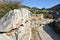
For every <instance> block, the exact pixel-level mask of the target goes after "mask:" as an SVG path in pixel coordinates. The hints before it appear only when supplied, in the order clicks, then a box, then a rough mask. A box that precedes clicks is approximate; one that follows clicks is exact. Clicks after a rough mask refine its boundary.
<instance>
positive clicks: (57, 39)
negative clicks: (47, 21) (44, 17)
mask: <svg viewBox="0 0 60 40" xmlns="http://www.w3.org/2000/svg"><path fill="white" fill-rule="evenodd" d="M39 34H40V36H41V39H42V40H60V36H58V35H57V34H56V33H55V32H54V31H53V30H52V29H51V28H50V27H49V26H48V25H45V26H41V27H40V28H39Z"/></svg>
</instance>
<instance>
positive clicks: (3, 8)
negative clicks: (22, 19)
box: [0, 2, 20, 18]
mask: <svg viewBox="0 0 60 40" xmlns="http://www.w3.org/2000/svg"><path fill="white" fill-rule="evenodd" d="M19 7H20V5H19V3H17V2H15V3H13V2H4V3H2V4H0V18H1V17H2V16H3V15H5V14H6V13H7V12H9V11H10V10H13V9H18V8H19Z"/></svg>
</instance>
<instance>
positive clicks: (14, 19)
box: [0, 8, 31, 40]
mask: <svg viewBox="0 0 60 40" xmlns="http://www.w3.org/2000/svg"><path fill="white" fill-rule="evenodd" d="M30 13H31V12H30V11H28V9H25V8H21V9H14V10H11V11H10V12H9V13H7V14H6V15H4V16H3V17H2V18H1V20H0V40H30V35H31V32H30V31H31V29H30V24H31V23H30V20H29V16H30Z"/></svg>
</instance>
